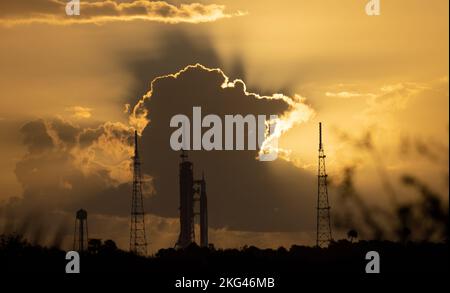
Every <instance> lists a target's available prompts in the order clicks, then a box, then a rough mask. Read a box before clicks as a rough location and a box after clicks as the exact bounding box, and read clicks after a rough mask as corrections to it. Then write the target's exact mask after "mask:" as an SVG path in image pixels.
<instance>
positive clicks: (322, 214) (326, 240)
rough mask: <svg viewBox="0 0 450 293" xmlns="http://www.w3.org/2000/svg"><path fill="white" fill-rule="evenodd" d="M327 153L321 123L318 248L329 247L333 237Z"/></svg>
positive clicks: (320, 124)
mask: <svg viewBox="0 0 450 293" xmlns="http://www.w3.org/2000/svg"><path fill="white" fill-rule="evenodd" d="M325 157H326V156H325V152H324V150H323V145H322V123H319V170H318V176H317V177H318V194H317V238H316V245H317V247H328V245H329V244H330V241H331V240H332V236H331V221H330V204H329V201H328V187H327V176H328V175H327V172H326V169H325Z"/></svg>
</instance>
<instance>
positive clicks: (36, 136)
mask: <svg viewBox="0 0 450 293" xmlns="http://www.w3.org/2000/svg"><path fill="white" fill-rule="evenodd" d="M20 131H21V132H22V134H23V137H24V139H23V143H24V144H25V145H26V146H27V149H28V152H29V153H32V154H33V153H42V152H43V151H45V150H48V149H51V148H52V147H53V141H52V139H51V137H50V135H49V134H48V132H47V127H46V126H45V123H44V121H43V120H37V121H32V122H28V123H27V124H25V125H24V126H23V127H22V129H21V130H20Z"/></svg>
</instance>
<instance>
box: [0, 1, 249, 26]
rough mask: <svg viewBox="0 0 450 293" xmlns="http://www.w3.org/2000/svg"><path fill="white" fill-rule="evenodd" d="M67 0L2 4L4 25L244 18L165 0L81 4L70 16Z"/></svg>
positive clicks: (222, 9)
mask: <svg viewBox="0 0 450 293" xmlns="http://www.w3.org/2000/svg"><path fill="white" fill-rule="evenodd" d="M67 3H68V1H63V0H16V1H8V3H5V1H2V2H0V24H3V25H7V26H8V25H9V26H11V25H17V24H32V23H44V24H54V25H69V24H83V23H84V24H90V23H93V24H102V23H106V22H118V21H135V20H141V21H152V22H160V23H169V24H178V23H192V24H196V23H205V22H213V21H216V20H220V19H224V18H230V17H234V16H242V15H245V13H243V12H241V11H237V12H234V13H228V12H226V11H225V6H224V5H218V4H201V3H190V4H179V5H173V4H170V3H168V2H165V1H149V0H136V1H129V2H119V1H117V0H106V1H81V5H80V15H74V16H68V15H67V14H66V5H67Z"/></svg>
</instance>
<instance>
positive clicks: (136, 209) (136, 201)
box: [130, 131, 147, 256]
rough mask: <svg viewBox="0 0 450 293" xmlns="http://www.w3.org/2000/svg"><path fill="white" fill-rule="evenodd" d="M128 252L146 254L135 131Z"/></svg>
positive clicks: (135, 133)
mask: <svg viewBox="0 0 450 293" xmlns="http://www.w3.org/2000/svg"><path fill="white" fill-rule="evenodd" d="M130 252H133V253H135V254H137V255H143V256H145V255H146V254H147V240H146V237H145V213H144V199H143V196H142V177H141V161H140V158H139V151H138V134H137V131H135V132H134V156H133V195H132V199H131V229H130Z"/></svg>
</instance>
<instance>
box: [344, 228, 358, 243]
mask: <svg viewBox="0 0 450 293" xmlns="http://www.w3.org/2000/svg"><path fill="white" fill-rule="evenodd" d="M347 238H348V240H349V241H350V242H352V243H353V240H355V239H357V238H358V231H356V230H355V229H351V230H349V231H348V232H347Z"/></svg>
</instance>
